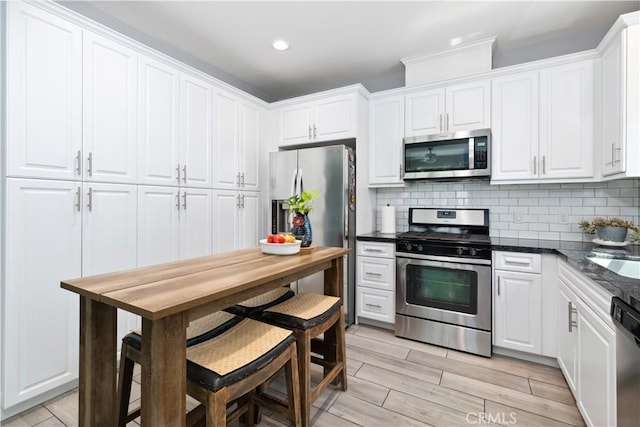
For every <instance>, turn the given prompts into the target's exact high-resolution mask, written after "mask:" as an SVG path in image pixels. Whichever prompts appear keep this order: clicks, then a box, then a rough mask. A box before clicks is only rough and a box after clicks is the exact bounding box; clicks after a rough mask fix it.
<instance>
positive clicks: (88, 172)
mask: <svg viewBox="0 0 640 427" xmlns="http://www.w3.org/2000/svg"><path fill="white" fill-rule="evenodd" d="M83 50H84V54H83V65H84V67H83V76H82V77H83V85H84V86H83V103H82V106H83V115H82V133H83V158H84V167H83V177H84V179H85V180H86V181H102V182H119V183H132V184H135V183H136V180H137V173H136V166H137V165H136V159H137V153H136V147H137V137H138V135H137V130H138V122H137V108H138V94H137V90H138V85H137V81H138V72H137V70H138V68H137V66H138V54H137V53H136V52H134V51H133V50H131V49H129V48H126V47H124V46H122V45H120V44H118V43H115V42H113V41H111V40H108V39H106V38H104V37H101V36H98V35H96V34H93V33H91V32H88V31H85V33H84V46H83Z"/></svg>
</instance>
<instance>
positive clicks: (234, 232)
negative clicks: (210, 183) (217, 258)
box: [212, 190, 240, 254]
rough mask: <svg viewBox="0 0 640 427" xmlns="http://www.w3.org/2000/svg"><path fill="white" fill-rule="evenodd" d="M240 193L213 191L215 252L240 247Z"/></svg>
mask: <svg viewBox="0 0 640 427" xmlns="http://www.w3.org/2000/svg"><path fill="white" fill-rule="evenodd" d="M239 210H240V194H239V193H238V192H237V191H225V190H214V191H213V213H212V214H213V253H214V254H216V253H222V252H228V251H233V250H235V249H238V227H239V219H238V215H239V213H238V211H239Z"/></svg>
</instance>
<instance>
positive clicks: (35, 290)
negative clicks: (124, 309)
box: [2, 179, 82, 407]
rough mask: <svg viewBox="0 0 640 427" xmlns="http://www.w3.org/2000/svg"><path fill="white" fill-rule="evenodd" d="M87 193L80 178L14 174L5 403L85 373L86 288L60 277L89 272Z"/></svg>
mask: <svg viewBox="0 0 640 427" xmlns="http://www.w3.org/2000/svg"><path fill="white" fill-rule="evenodd" d="M80 196H81V188H80V184H79V183H76V182H63V181H46V180H24V179H8V180H7V193H6V197H7V204H6V209H7V211H6V229H5V233H6V234H5V235H6V243H3V244H4V245H5V247H4V253H5V256H6V266H5V268H6V269H5V274H6V275H5V287H4V293H5V294H4V303H3V305H4V306H3V311H4V316H5V317H4V319H5V320H4V322H5V323H4V334H3V340H4V342H3V346H2V347H3V349H4V350H3V352H4V365H3V366H4V372H3V384H4V390H3V397H4V407H9V406H12V405H15V404H17V403H20V402H24V401H26V400H28V399H30V398H33V397H36V396H39V395H42V394H43V393H45V392H47V391H50V390H53V389H55V388H57V387H62V386H65V385H67V384H70V383H72V382H73V381H74V380H75V379H77V378H78V342H79V339H78V330H79V329H78V319H79V313H78V307H79V303H78V296H77V295H75V294H73V293H71V292H69V291H66V290H64V289H62V288H60V281H61V280H63V279H69V278H74V277H80V275H81V268H80V267H81V259H82V254H81V227H82V224H81V213H80V208H81V206H80V201H79V198H80ZM72 386H73V384H70V386H69V387H72Z"/></svg>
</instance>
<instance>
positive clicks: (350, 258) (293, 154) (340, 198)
mask: <svg viewBox="0 0 640 427" xmlns="http://www.w3.org/2000/svg"><path fill="white" fill-rule="evenodd" d="M269 174H270V180H269V198H270V200H271V218H270V219H271V222H270V224H271V232H272V233H282V232H289V231H291V216H290V215H289V211H288V208H289V206H288V205H287V203H286V201H287V199H288V198H289V197H290V196H292V195H293V194H299V193H300V192H302V191H303V190H307V191H308V190H316V191H317V192H318V193H319V195H320V197H319V198H318V199H315V200H314V201H313V211H312V212H311V213H310V214H309V221H310V223H311V229H312V241H313V242H312V246H337V247H345V248H351V249H352V252H351V255H347V256H346V258H345V268H344V272H345V277H344V307H345V318H346V322H347V325H350V324H352V323H353V322H354V321H355V253H354V252H353V251H355V230H356V225H355V219H356V216H355V210H356V205H355V204H356V200H355V194H356V193H355V180H356V178H355V177H356V172H355V154H354V152H353V150H351V149H350V148H348V147H346V146H344V145H332V146H328V147H315V148H305V149H300V150H289V151H280V152H277V153H270V154H269ZM323 278H324V276H323V273H318V274H315V275H313V276H309V277H307V278H305V279H303V280H299V281H298V282H297V283H295V284H293V286H292V287H293V288H294V290H296V291H297V292H316V293H322V292H323V289H324V287H323Z"/></svg>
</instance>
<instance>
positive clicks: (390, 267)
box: [356, 242, 396, 325]
mask: <svg viewBox="0 0 640 427" xmlns="http://www.w3.org/2000/svg"><path fill="white" fill-rule="evenodd" d="M356 253H357V258H356V264H357V267H356V282H357V284H356V316H357V317H358V320H364V322H365V323H366V319H371V320H375V321H378V322H384V323H387V324H391V325H392V324H394V323H395V295H396V292H395V291H396V289H395V288H396V268H395V267H396V264H395V257H394V253H395V247H394V244H393V243H383V242H358V243H357V248H356Z"/></svg>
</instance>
